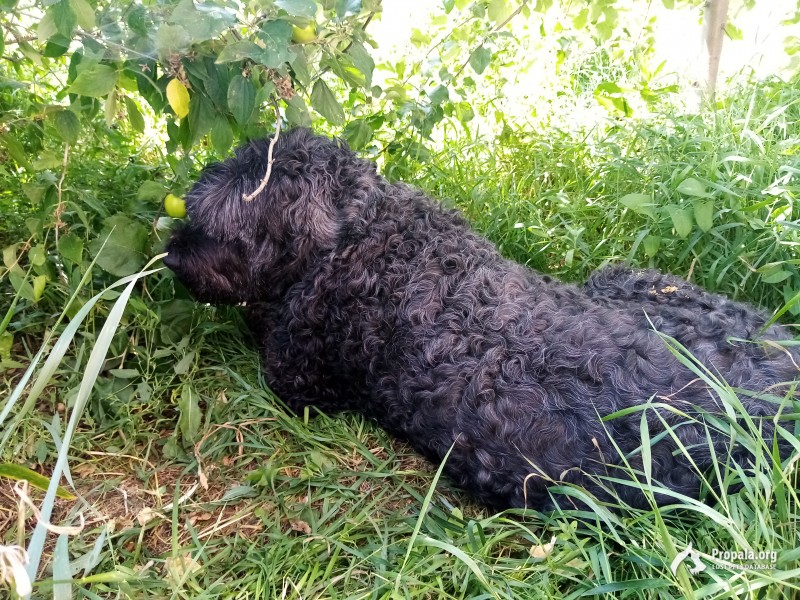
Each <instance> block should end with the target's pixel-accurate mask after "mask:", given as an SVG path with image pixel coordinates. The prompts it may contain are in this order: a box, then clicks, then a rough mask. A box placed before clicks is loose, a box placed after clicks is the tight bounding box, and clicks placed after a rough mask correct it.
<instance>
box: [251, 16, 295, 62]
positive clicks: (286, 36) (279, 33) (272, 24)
mask: <svg viewBox="0 0 800 600" xmlns="http://www.w3.org/2000/svg"><path fill="white" fill-rule="evenodd" d="M258 38H259V39H260V40H261V41H262V42H264V48H262V49H261V52H260V53H259V54H258V55H257V56H256V57H254V58H255V60H256V61H258V62H259V63H261V64H262V65H264V66H265V67H268V68H270V69H277V68H278V67H280V66H281V65H283V64H284V63H286V62H289V61H290V60H292V59H293V58H294V55H293V54H292V53H291V52H290V51H289V45H290V44H291V41H292V25H291V23H289V22H288V21H284V20H283V19H277V20H274V21H267V22H266V23H264V24H263V25H262V26H261V29H260V30H259V32H258Z"/></svg>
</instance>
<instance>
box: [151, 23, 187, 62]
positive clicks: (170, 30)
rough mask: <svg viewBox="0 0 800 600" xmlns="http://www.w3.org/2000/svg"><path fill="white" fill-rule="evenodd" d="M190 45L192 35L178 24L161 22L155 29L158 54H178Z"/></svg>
mask: <svg viewBox="0 0 800 600" xmlns="http://www.w3.org/2000/svg"><path fill="white" fill-rule="evenodd" d="M191 45H192V36H191V35H189V32H188V31H186V29H184V28H183V27H181V26H180V25H170V24H169V23H162V24H161V26H160V27H159V28H158V31H156V50H157V51H158V54H159V55H160V56H164V57H166V56H169V55H170V54H179V53H181V52H184V51H186V50H188V49H189V46H191Z"/></svg>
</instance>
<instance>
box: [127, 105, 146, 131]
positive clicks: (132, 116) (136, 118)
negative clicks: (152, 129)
mask: <svg viewBox="0 0 800 600" xmlns="http://www.w3.org/2000/svg"><path fill="white" fill-rule="evenodd" d="M125 110H126V112H127V113H128V120H129V121H130V122H131V127H133V130H134V131H135V132H137V133H143V132H144V117H143V116H142V113H141V112H140V111H139V107H138V106H137V105H136V102H134V101H133V99H132V98H128V96H125Z"/></svg>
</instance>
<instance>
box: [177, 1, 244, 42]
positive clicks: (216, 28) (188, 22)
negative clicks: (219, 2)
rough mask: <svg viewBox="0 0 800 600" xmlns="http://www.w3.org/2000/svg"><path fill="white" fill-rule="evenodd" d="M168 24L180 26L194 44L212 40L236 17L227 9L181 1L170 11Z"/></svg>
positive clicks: (232, 22)
mask: <svg viewBox="0 0 800 600" xmlns="http://www.w3.org/2000/svg"><path fill="white" fill-rule="evenodd" d="M169 22H170V23H172V24H174V25H179V26H181V27H182V28H183V29H184V30H185V31H186V32H187V33H188V34H189V37H190V38H191V39H192V41H194V42H201V41H206V40H212V39H214V38H215V37H217V36H218V35H219V34H220V33H222V32H223V31H225V30H226V29H227V28H228V27H230V26H231V25H233V24H234V23H235V22H236V15H235V14H234V13H233V12H232V11H231V10H230V9H228V8H225V7H221V6H214V5H213V4H211V3H208V4H195V3H194V2H193V0H182V2H180V3H179V4H178V6H176V7H175V10H173V11H172V15H171V16H170V18H169Z"/></svg>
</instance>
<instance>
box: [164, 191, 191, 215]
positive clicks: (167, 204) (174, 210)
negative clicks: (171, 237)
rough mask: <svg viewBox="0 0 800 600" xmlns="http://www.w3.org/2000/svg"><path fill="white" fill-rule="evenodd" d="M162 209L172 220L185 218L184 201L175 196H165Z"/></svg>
mask: <svg viewBox="0 0 800 600" xmlns="http://www.w3.org/2000/svg"><path fill="white" fill-rule="evenodd" d="M164 209H166V211H167V214H168V215H169V216H170V217H172V218H173V219H182V218H183V217H185V216H186V200H184V199H183V198H181V197H180V196H176V195H175V194H167V197H166V198H164Z"/></svg>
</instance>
